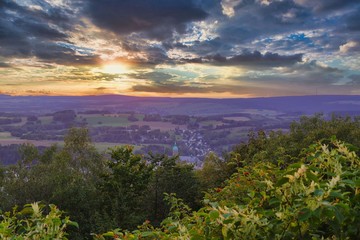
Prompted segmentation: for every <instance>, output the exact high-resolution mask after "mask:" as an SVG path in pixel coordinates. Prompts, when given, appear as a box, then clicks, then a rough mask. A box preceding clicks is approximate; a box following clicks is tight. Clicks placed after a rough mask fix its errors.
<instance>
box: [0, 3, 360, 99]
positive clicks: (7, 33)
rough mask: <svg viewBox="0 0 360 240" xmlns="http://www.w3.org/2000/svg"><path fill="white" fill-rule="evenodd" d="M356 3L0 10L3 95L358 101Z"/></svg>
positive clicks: (359, 19)
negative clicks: (339, 97) (317, 94)
mask: <svg viewBox="0 0 360 240" xmlns="http://www.w3.org/2000/svg"><path fill="white" fill-rule="evenodd" d="M359 31H360V2H359V1H358V0H341V1H340V0H317V1H313V0H219V1H208V0H176V1H175V0H173V1H170V0H151V1H150V0H101V1H100V0H74V1H69V0H56V1H55V0H0V88H1V90H2V92H6V93H10V94H34V95H36V94H61V95H66V94H71V95H77V94H104V93H106V94H107V93H121V94H133V95H136V94H141V95H146V94H147V93H149V94H150V93H151V94H150V95H152V96H154V95H156V94H159V95H162V96H163V95H171V96H177V95H181V96H212V97H219V96H221V97H226V96H227V95H226V94H232V95H234V96H237V95H238V96H265V95H266V96H268V95H270V96H271V95H292V94H293V95H302V94H313V93H314V88H318V89H323V91H324V92H323V94H357V93H359V90H357V89H356V88H359V83H358V82H359V81H358V76H359V75H360V68H359V61H360V37H359V36H360V35H359Z"/></svg>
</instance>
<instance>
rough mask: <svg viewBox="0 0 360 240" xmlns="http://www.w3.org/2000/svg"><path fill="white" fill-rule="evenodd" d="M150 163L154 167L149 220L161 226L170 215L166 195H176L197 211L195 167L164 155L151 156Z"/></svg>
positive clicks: (197, 196)
mask: <svg viewBox="0 0 360 240" xmlns="http://www.w3.org/2000/svg"><path fill="white" fill-rule="evenodd" d="M149 162H150V163H151V164H152V165H153V166H154V171H153V175H152V178H151V182H150V186H149V196H151V199H152V200H150V201H149V202H150V204H149V206H148V209H149V213H151V214H150V215H149V219H150V220H151V221H152V222H154V224H155V225H157V224H159V223H160V222H161V221H162V220H163V219H164V218H165V217H166V216H167V214H168V213H169V210H170V206H169V205H168V204H166V202H164V194H165V193H169V194H170V193H175V194H176V195H177V196H179V197H180V198H182V199H183V200H184V202H185V203H186V204H188V205H190V206H191V207H192V208H194V209H196V208H197V207H198V206H199V202H198V200H199V198H200V196H201V194H200V191H199V180H198V179H197V178H196V175H195V171H194V167H193V166H192V165H190V164H187V163H182V162H179V161H178V157H168V156H167V155H164V154H157V155H154V154H151V153H150V154H149Z"/></svg>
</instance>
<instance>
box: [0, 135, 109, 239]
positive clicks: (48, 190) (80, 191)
mask: <svg viewBox="0 0 360 240" xmlns="http://www.w3.org/2000/svg"><path fill="white" fill-rule="evenodd" d="M86 134H87V131H86V130H84V129H72V130H70V132H69V135H68V136H67V138H66V144H65V145H66V147H65V148H64V149H59V148H58V147H57V146H52V147H50V148H48V149H46V150H45V151H44V152H43V153H42V154H41V153H39V152H37V149H36V148H35V147H34V146H31V145H25V146H23V148H22V149H24V150H23V153H24V157H23V161H20V162H18V164H16V165H12V166H8V167H6V168H5V169H4V171H3V177H2V178H1V179H0V180H1V186H2V188H1V191H0V200H1V201H0V209H3V210H10V209H11V207H12V206H14V205H20V206H21V205H24V204H26V203H29V202H37V201H42V202H44V203H53V204H55V205H57V206H58V207H59V208H61V209H63V210H65V211H67V212H68V213H69V214H70V215H71V216H72V218H73V219H74V220H75V221H77V222H79V224H80V226H81V227H80V229H79V230H78V229H72V231H71V232H69V233H70V237H71V239H77V238H78V239H85V238H86V237H90V232H91V231H94V230H92V229H97V227H96V226H97V225H99V222H100V219H99V218H97V215H98V209H100V208H101V207H100V202H99V200H98V195H99V192H98V190H97V183H98V181H99V175H100V173H102V172H103V171H104V167H105V166H104V161H103V157H102V156H101V155H100V154H99V153H97V151H96V150H95V148H94V147H93V146H92V145H91V143H90V142H89V141H88V140H89V138H88V137H86ZM77 146H82V148H81V149H79V148H78V147H77ZM34 149H36V151H35V150H34ZM35 153H36V154H35ZM97 221H99V222H97ZM101 221H102V220H101ZM97 230H98V231H99V230H100V229H97Z"/></svg>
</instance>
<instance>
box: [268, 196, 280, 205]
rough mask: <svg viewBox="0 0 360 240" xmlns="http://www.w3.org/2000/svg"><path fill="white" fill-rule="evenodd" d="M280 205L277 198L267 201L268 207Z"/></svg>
mask: <svg viewBox="0 0 360 240" xmlns="http://www.w3.org/2000/svg"><path fill="white" fill-rule="evenodd" d="M279 203H280V200H279V199H277V198H272V199H270V201H269V205H270V206H271V205H275V204H276V205H277V204H279Z"/></svg>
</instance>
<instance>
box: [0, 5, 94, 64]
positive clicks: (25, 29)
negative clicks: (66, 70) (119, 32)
mask: <svg viewBox="0 0 360 240" xmlns="http://www.w3.org/2000/svg"><path fill="white" fill-rule="evenodd" d="M37 3H39V6H41V7H42V8H43V9H32V8H29V7H27V6H21V5H18V4H16V3H14V2H11V1H1V3H0V56H3V57H10V58H11V57H17V58H29V57H37V58H39V59H40V60H42V61H45V62H49V63H58V64H64V65H72V64H75V65H77V64H79V65H80V64H94V63H96V60H97V56H93V55H92V54H91V53H89V54H78V52H77V51H76V49H70V48H68V47H64V46H60V45H58V43H59V42H64V43H69V40H68V33H69V32H70V31H71V30H72V25H73V24H74V21H75V19H74V16H72V14H73V12H72V11H71V10H69V9H64V8H60V7H53V6H50V5H49V4H48V3H46V2H44V1H37Z"/></svg>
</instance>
